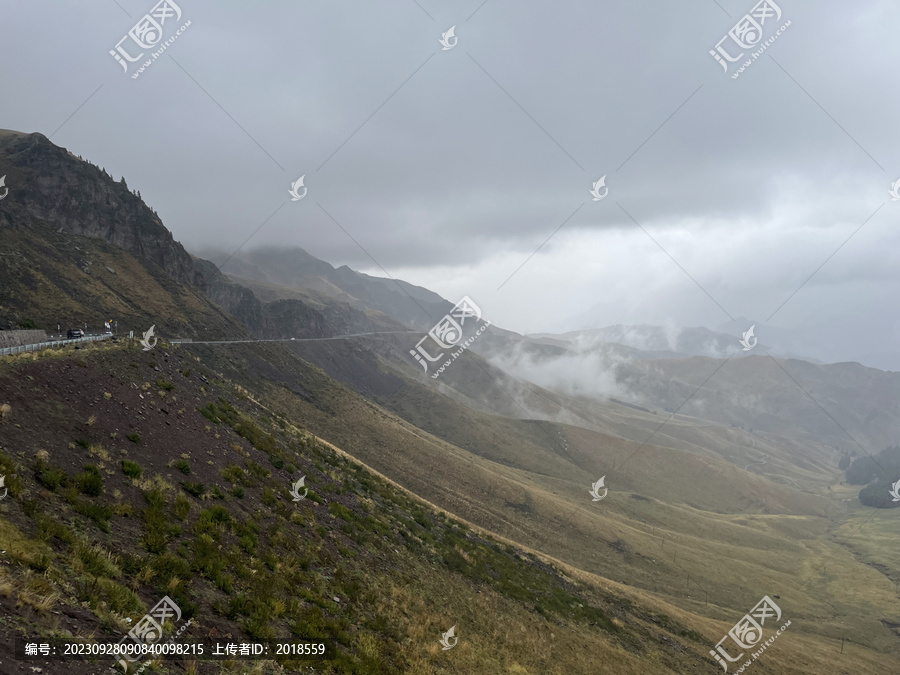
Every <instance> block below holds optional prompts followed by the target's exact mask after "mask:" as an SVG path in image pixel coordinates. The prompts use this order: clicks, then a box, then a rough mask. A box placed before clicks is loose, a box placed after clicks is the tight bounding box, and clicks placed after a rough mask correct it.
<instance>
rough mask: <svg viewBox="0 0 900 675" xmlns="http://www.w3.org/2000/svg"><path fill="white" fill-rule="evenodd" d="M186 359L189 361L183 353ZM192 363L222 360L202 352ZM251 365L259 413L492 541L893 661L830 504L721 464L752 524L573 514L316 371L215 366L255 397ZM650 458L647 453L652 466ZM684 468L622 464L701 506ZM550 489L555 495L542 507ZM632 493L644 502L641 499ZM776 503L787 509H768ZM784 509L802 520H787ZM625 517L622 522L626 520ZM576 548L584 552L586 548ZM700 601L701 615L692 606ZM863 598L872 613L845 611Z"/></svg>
mask: <svg viewBox="0 0 900 675" xmlns="http://www.w3.org/2000/svg"><path fill="white" fill-rule="evenodd" d="M195 349H199V348H198V347H195V348H192V351H193V350H195ZM204 354H205V356H209V357H210V358H218V359H222V355H218V356H216V355H214V354H213V353H212V352H210V351H209V350H206V351H205V352H204ZM263 359H267V360H268V361H271V362H272V363H274V364H276V370H277V378H276V379H278V380H279V381H280V384H278V385H275V384H274V383H270V384H269V385H268V386H267V387H266V388H265V390H266V391H267V392H268V393H267V394H266V395H265V398H266V399H268V400H270V401H272V405H273V408H274V409H278V410H281V411H283V412H285V414H287V415H288V416H291V417H293V416H297V417H302V418H304V419H305V420H306V424H307V426H308V427H309V428H310V429H312V430H314V431H315V432H316V433H317V434H319V435H321V436H324V437H327V438H329V439H330V440H332V441H334V442H335V443H336V444H338V445H340V446H341V447H343V448H344V449H345V450H347V451H348V452H350V453H351V454H352V455H353V456H355V457H357V458H360V459H361V460H363V461H365V462H366V463H368V464H369V465H371V466H373V467H374V468H376V469H377V470H379V471H381V472H383V473H385V474H386V475H388V476H391V477H392V478H394V479H395V480H397V481H398V482H400V483H401V484H402V485H404V486H405V487H407V488H409V489H411V490H413V491H414V492H416V493H417V494H419V495H422V496H424V497H425V498H427V499H428V500H430V501H432V502H434V503H435V504H438V505H439V506H441V507H443V508H446V509H448V510H449V511H451V512H453V513H455V514H458V515H460V516H462V517H464V518H466V519H468V520H470V521H472V522H474V523H477V524H479V525H481V526H483V527H485V528H487V529H489V530H491V531H493V532H497V533H500V534H502V535H503V536H506V537H509V538H511V539H513V540H516V541H518V542H523V543H526V544H527V545H530V546H534V547H535V548H539V549H540V550H542V551H544V552H546V553H549V554H551V555H554V556H555V557H557V558H559V559H562V560H565V561H567V562H569V563H573V564H575V565H577V566H578V567H581V568H582V569H585V570H590V571H594V572H597V573H601V574H603V575H604V576H607V577H609V578H612V579H617V580H623V581H627V582H628V583H637V584H639V585H641V586H644V587H645V588H648V589H651V590H653V591H654V592H657V593H659V594H660V595H662V596H663V597H666V598H667V599H668V600H669V601H671V602H674V603H677V604H679V605H681V606H683V607H685V608H689V609H691V610H692V611H696V612H699V613H705V614H707V615H709V616H713V617H716V618H719V619H721V620H723V621H725V620H727V619H728V618H730V617H733V616H735V612H738V615H740V613H741V612H743V611H746V608H747V607H750V606H752V605H753V604H754V603H755V602H756V600H757V599H758V598H759V597H761V596H762V595H764V594H767V593H778V594H780V595H781V596H782V598H783V602H784V603H786V605H787V606H789V607H791V608H792V610H793V611H794V612H795V614H794V615H795V616H799V617H800V618H802V619H803V628H802V629H801V630H802V631H808V634H809V635H810V636H811V639H815V637H813V636H815V635H817V634H824V635H827V636H828V637H829V638H831V637H834V636H835V635H837V631H836V629H837V627H838V626H840V625H842V628H841V630H842V632H843V633H844V634H845V635H846V636H847V637H848V639H851V640H853V641H854V642H855V643H862V644H868V645H871V646H874V647H876V648H877V649H884V650H894V653H895V654H896V638H895V636H894V635H893V634H892V633H891V631H890V630H889V629H888V628H887V627H886V626H885V625H884V624H883V623H882V619H886V620H888V621H894V620H895V619H896V617H897V616H898V614H900V603H898V602H897V598H896V595H895V594H894V593H893V592H889V591H890V584H889V582H888V581H887V580H886V579H885V577H884V575H883V574H882V573H880V572H879V571H877V570H876V569H874V568H872V567H870V566H868V565H866V564H860V562H859V561H855V560H853V559H852V557H851V555H850V554H849V553H848V552H847V551H846V550H845V549H842V548H840V547H839V546H836V545H835V544H834V543H833V542H832V541H831V539H830V537H831V535H832V534H833V533H832V532H831V529H832V528H833V526H834V525H835V524H836V523H838V522H840V519H839V518H837V517H835V515H834V514H835V512H837V509H838V508H839V505H838V504H832V503H830V502H828V503H827V508H825V507H826V500H825V499H824V498H822V497H811V496H809V495H807V494H804V493H801V492H796V493H793V494H790V495H789V498H788V500H787V501H786V502H784V503H782V502H780V501H779V500H780V499H783V498H784V497H783V496H784V495H785V490H786V489H787V488H785V486H783V485H778V484H776V483H772V482H771V481H767V480H766V479H764V478H760V477H756V476H753V475H752V474H751V473H749V472H744V471H741V470H739V469H736V468H734V467H733V466H730V465H725V466H724V467H722V466H718V467H714V468H715V469H716V471H715V472H713V473H714V474H715V475H713V476H711V479H712V480H714V481H718V482H719V483H723V484H724V485H726V486H729V488H730V489H731V490H734V491H737V492H738V493H740V491H742V490H747V491H749V492H756V493H757V505H758V506H759V507H760V511H761V512H759V513H755V514H754V513H752V512H751V513H749V514H746V515H742V514H720V513H716V512H710V511H701V510H699V509H696V508H692V507H690V506H687V505H684V504H677V503H675V504H666V503H664V502H659V501H657V500H655V499H654V500H650V501H645V500H644V499H640V498H637V499H635V498H633V497H627V498H625V496H624V495H622V497H623V498H624V501H618V500H613V499H610V500H607V501H606V502H604V504H603V506H604V509H603V510H600V509H597V508H596V507H592V506H588V505H589V504H590V503H589V502H588V504H585V501H586V500H585V498H584V496H583V495H582V494H581V492H582V490H584V487H583V486H579V487H578V488H573V490H574V491H569V492H563V490H562V489H560V487H559V486H556V485H549V489H548V484H547V479H546V476H535V475H534V474H532V473H528V472H523V471H521V470H518V469H515V468H513V467H509V466H504V465H502V464H498V463H496V462H492V461H489V460H486V459H484V458H482V457H479V456H477V455H474V454H472V453H468V452H466V451H464V450H461V449H460V448H458V447H456V446H453V445H450V444H448V443H446V442H443V441H440V440H438V439H435V438H433V437H431V436H429V435H428V434H426V433H423V432H422V431H421V430H419V429H417V428H415V427H413V426H412V425H410V424H408V423H407V422H405V421H403V420H400V419H398V418H394V417H393V416H392V415H391V414H389V413H387V412H386V411H385V410H384V409H382V408H379V407H378V406H376V405H374V404H372V403H370V402H367V401H362V400H360V399H359V398H357V397H356V396H354V395H352V394H350V393H349V392H348V391H346V390H345V389H343V388H342V387H335V386H334V385H333V384H331V383H328V382H327V380H326V378H325V376H324V374H322V373H321V371H318V370H316V369H313V368H308V367H298V366H297V364H296V363H294V362H292V361H291V360H290V359H288V358H282V357H280V356H278V355H277V354H276V353H275V352H274V351H271V350H268V349H265V348H253V349H251V350H232V351H229V354H228V357H227V362H228V363H229V364H230V366H229V367H232V368H234V373H235V374H236V375H235V376H236V377H238V378H240V377H244V378H245V383H246V384H247V385H249V386H251V388H253V389H255V390H259V389H260V387H262V386H264V385H263V383H261V382H260V381H259V379H258V378H253V377H247V376H245V375H242V374H241V373H255V372H257V369H258V363H260V362H263ZM221 363H223V364H224V363H225V361H224V360H222V361H221ZM292 389H293V390H294V391H297V390H298V389H300V390H302V389H305V390H307V391H316V392H318V393H319V396H318V397H317V398H316V399H314V400H312V401H310V400H306V399H304V398H303V397H297V396H296V395H294V394H292V393H290V391H291V390H292ZM505 422H506V421H504V423H505ZM575 433H588V432H575ZM571 445H572V443H571V442H570V447H571ZM656 452H658V453H660V454H657V455H654V453H656ZM696 460H697V458H693V457H690V456H685V455H683V453H673V451H670V450H667V449H662V448H660V449H655V448H652V447H645V448H643V449H642V450H641V451H640V453H639V454H638V455H637V456H636V457H635V458H634V459H633V460H631V461H635V462H636V467H637V468H635V469H632V470H633V471H636V472H637V473H638V474H640V473H641V471H639V470H638V469H641V468H642V470H643V473H644V474H645V475H646V476H647V477H648V482H647V483H646V485H645V488H646V487H647V486H650V485H651V484H653V480H654V479H655V480H656V481H659V482H665V481H667V480H668V479H667V478H665V477H662V478H660V476H659V467H660V466H666V467H667V472H669V473H670V475H672V474H671V472H672V467H673V466H676V465H678V464H679V463H682V462H688V466H687V467H686V468H684V467H682V468H679V469H677V470H676V471H675V474H674V475H676V476H678V475H679V474H678V471H683V474H681V475H683V477H684V482H683V483H682V484H683V485H684V486H685V487H684V491H683V492H684V494H692V493H695V492H696V493H701V494H702V493H703V492H705V491H709V483H710V480H705V479H704V476H703V475H702V474H701V473H697V471H696V468H695V465H693V464H692V462H695V461H696ZM703 461H705V460H703ZM692 476H693V477H692ZM676 484H678V483H677V481H676ZM654 489H656V487H655V486H654ZM554 490H555V491H556V492H557V493H558V494H553V492H554ZM642 492H645V493H651V494H652V492H650V491H649V490H647V489H645V490H642ZM720 498H721V499H722V500H723V503H727V502H729V501H731V500H732V498H733V495H731V494H730V493H728V492H727V490H724V491H723V493H722V495H721V497H720ZM574 500H580V501H577V503H576V501H574ZM677 501H682V500H680V499H679V500H677ZM767 502H768V506H766V503H767ZM785 504H790V505H791V508H789V509H787V510H786V511H785V510H782V509H781V507H783V506H784V505H785ZM798 505H799V506H804V509H801V510H800V511H799V512H798V510H797V508H798ZM752 506H753V504H752V503H751V504H750V507H752ZM629 507H630V508H629ZM632 509H633V515H632V513H629V512H631V511H632ZM766 509H767V510H768V513H766V512H765V510H766ZM804 510H806V513H804ZM894 527H896V524H894ZM586 542H594V546H593V547H592V546H591V545H590V544H588V545H586ZM767 549H768V550H767ZM669 556H671V558H670V557H669ZM827 560H834V561H840V562H841V564H842V565H844V566H845V568H846V569H845V570H844V573H843V575H842V576H841V577H840V578H839V581H840V582H841V583H837V584H835V583H831V582H829V579H828V578H827V577H826V576H825V575H824V573H822V572H820V571H819V570H821V569H822V567H823V563H825V561H827ZM828 569H829V570H830V567H829V568H828ZM895 569H896V566H895ZM689 577H690V578H689ZM842 584H844V585H842ZM860 586H867V587H869V588H873V589H876V588H877V589H880V590H879V593H878V594H877V597H874V595H875V594H872V593H866V594H863V595H859V596H854V595H853V593H852V592H848V591H847V590H845V589H848V588H857V587H860ZM704 590H705V591H707V593H708V598H709V605H708V606H707V605H706V604H704V603H703V602H702V599H705V596H704V594H703V591H704ZM689 596H690V597H689ZM870 596H872V599H873V603H874V604H872V605H868V604H864V603H862V602H860V601H859V600H858V598H860V597H866V598H868V597H870ZM783 606H785V605H783ZM892 658H895V657H892Z"/></svg>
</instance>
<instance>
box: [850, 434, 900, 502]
mask: <svg viewBox="0 0 900 675" xmlns="http://www.w3.org/2000/svg"><path fill="white" fill-rule="evenodd" d="M897 481H900V445H892V446H889V447H887V448H885V449H884V450H882V451H881V452H879V453H878V454H877V455H875V456H873V457H857V458H856V459H855V460H853V461H852V462H851V463H850V466H849V468H847V482H848V483H849V484H851V485H865V486H866V487H864V488H863V489H862V490H860V493H859V501H860V503H862V504H863V505H865V506H875V507H878V508H888V509H891V508H898V507H900V501H894V499H893V497H892V496H891V486H892V485H893V484H894V483H896V482H897Z"/></svg>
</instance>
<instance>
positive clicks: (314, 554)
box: [0, 344, 708, 674]
mask: <svg viewBox="0 0 900 675" xmlns="http://www.w3.org/2000/svg"><path fill="white" fill-rule="evenodd" d="M157 368H158V369H159V370H157ZM203 373H205V374H206V376H207V380H209V381H206V380H204V379H202V378H201V375H202V374H203ZM0 382H2V387H0V390H2V391H3V392H4V394H3V397H4V399H5V402H7V403H8V404H9V406H10V407H9V409H7V410H6V412H5V415H4V417H3V418H2V421H0V445H2V446H3V451H2V455H0V463H2V467H0V471H2V472H3V473H4V474H5V475H6V476H7V486H8V487H9V490H10V495H9V498H8V499H6V500H4V502H3V503H2V504H0V515H2V517H0V549H2V550H5V551H6V552H7V553H6V558H7V560H8V561H9V563H10V564H9V565H8V566H5V567H3V568H0V570H2V571H0V603H2V605H3V609H4V612H3V613H4V614H5V615H6V618H5V619H4V620H3V621H2V623H0V633H2V635H3V636H4V637H3V641H4V642H6V643H7V644H9V641H10V639H11V637H12V635H13V634H16V633H18V632H20V631H27V632H28V633H29V634H34V632H35V631H41V632H43V633H44V634H46V635H66V634H77V635H81V636H92V635H103V634H107V635H108V634H109V632H110V631H112V630H118V631H125V630H127V629H128V624H127V623H126V622H125V621H124V619H125V618H126V617H127V616H131V617H134V618H137V617H139V616H140V615H141V614H142V613H143V612H144V611H145V610H146V608H147V607H148V606H149V605H151V604H152V603H153V602H155V601H156V599H158V598H159V597H160V596H161V595H163V594H169V595H170V596H172V597H173V598H175V599H176V601H177V602H178V603H179V605H180V606H181V607H182V609H183V610H184V611H185V618H188V617H190V618H193V620H194V624H193V625H192V627H191V628H190V629H189V631H188V633H187V634H188V635H191V636H194V637H201V636H206V635H208V634H209V633H210V632H212V634H214V635H215V634H218V635H221V636H225V635H227V634H232V635H246V636H255V637H267V636H277V637H288V636H291V635H297V636H301V637H307V638H315V637H327V638H328V639H330V640H333V641H335V642H336V643H337V648H338V651H339V653H340V655H341V656H340V658H338V659H336V660H334V661H332V662H330V663H329V664H328V668H329V669H330V671H331V672H347V673H349V672H353V673H376V672H410V673H429V672H480V673H494V672H496V673H501V672H503V673H510V672H512V673H578V672H591V671H592V670H593V668H594V664H596V663H597V660H598V659H599V660H600V661H602V662H606V663H615V664H616V668H617V671H618V672H623V673H638V672H642V673H647V672H651V673H665V672H704V671H705V670H706V669H708V664H706V663H705V662H704V657H703V653H704V651H705V649H706V644H705V640H704V638H703V637H702V636H700V635H699V634H696V633H692V632H690V631H689V629H687V628H686V627H685V626H683V625H681V624H680V623H679V622H676V621H674V620H673V619H671V618H670V617H668V616H666V615H664V614H663V613H662V611H661V610H655V611H652V612H649V611H647V610H646V609H644V608H642V607H641V606H640V605H637V604H633V603H632V602H630V601H629V600H628V599H627V598H626V597H625V596H624V595H622V594H619V593H615V592H612V591H610V590H606V589H604V588H602V587H598V586H597V585H595V584H593V583H591V584H588V583H585V582H580V583H578V584H574V583H572V582H570V581H567V580H566V579H565V578H564V577H563V576H562V575H561V574H560V573H559V572H557V571H554V569H553V568H551V567H550V566H548V565H547V564H546V563H544V562H541V561H540V560H538V559H536V558H534V557H532V556H528V555H523V554H522V553H521V552H517V551H516V550H515V549H514V548H512V547H509V546H506V545H502V544H500V543H498V542H496V541H495V540H493V539H491V538H489V537H485V536H483V535H481V534H477V533H475V532H472V531H471V530H469V529H468V528H467V527H466V526H465V525H464V524H462V523H460V522H459V521H457V520H455V519H452V518H448V517H446V516H444V515H442V514H439V513H436V512H435V511H434V510H433V509H430V508H428V507H427V506H426V505H423V504H422V503H421V502H419V501H418V500H415V499H413V498H411V497H410V496H409V495H407V494H405V493H404V492H403V491H401V490H398V489H397V488H395V487H393V486H392V485H390V484H389V483H388V482H387V481H383V480H381V479H379V478H378V477H376V476H374V475H372V474H371V473H369V472H368V471H366V470H365V469H364V468H361V467H359V466H358V465H356V464H354V463H352V462H350V461H348V460H347V459H345V458H343V457H341V456H340V455H339V454H338V453H335V452H333V451H331V450H330V449H328V448H327V446H326V445H325V444H323V443H320V442H319V441H318V440H317V439H316V438H315V437H314V436H312V435H311V434H309V433H308V432H307V431H305V430H303V429H302V427H301V426H300V422H301V421H305V420H304V418H302V417H294V416H292V417H290V418H280V417H275V416H274V415H272V416H267V415H266V413H267V411H266V410H261V409H260V408H258V407H257V406H255V405H254V404H253V403H252V401H250V400H249V399H248V398H247V397H246V395H245V394H243V393H242V392H241V391H240V390H239V389H236V388H235V387H233V386H229V385H228V384H226V383H225V382H218V381H217V380H216V378H215V376H214V372H213V370H212V369H207V366H206V365H205V364H203V363H201V362H197V361H195V360H194V359H193V358H191V356H189V355H187V354H186V353H184V350H182V351H180V352H175V353H173V354H171V355H170V356H167V355H166V354H165V352H163V350H162V349H161V348H158V349H157V350H155V351H154V352H150V353H144V352H142V351H140V349H139V347H138V346H137V345H130V346H126V345H122V344H107V345H93V346H91V347H89V348H88V349H85V350H80V351H78V352H74V351H71V350H70V351H66V352H62V353H54V352H44V353H42V354H41V355H39V356H38V357H37V358H34V357H32V356H31V355H29V356H28V358H24V357H12V358H6V359H4V360H3V362H2V364H0ZM210 403H212V406H210V405H209V404H210ZM272 407H273V408H274V406H272ZM198 409H203V410H204V411H205V412H203V413H201V412H199V411H198ZM135 434H137V435H135ZM122 460H128V461H131V462H135V463H136V464H137V466H138V467H140V470H141V474H140V476H138V477H128V476H126V475H124V473H123V468H122V466H123V465H122ZM85 465H92V466H94V467H96V471H94V470H93V469H91V470H85V469H84V466H85ZM127 466H129V470H133V469H134V467H132V466H131V465H127ZM185 470H186V471H188V473H184V471H185ZM300 475H306V476H307V485H309V486H310V488H311V492H310V496H309V498H308V499H307V500H305V501H304V502H302V503H300V504H299V505H297V504H294V503H292V502H291V501H290V499H289V495H288V490H287V488H288V485H289V483H290V482H291V481H292V480H296V479H297V478H298V477H299V476H300ZM93 476H96V478H93ZM97 479H99V483H100V485H101V487H100V489H99V494H95V492H96V489H95V487H92V486H93V485H96V482H95V481H97ZM335 597H337V598H338V599H339V600H338V601H335V600H334V599H333V598H335ZM60 615H62V616H63V617H65V620H64V621H60V618H59V617H60ZM453 624H456V625H457V626H458V630H459V634H460V643H459V646H458V647H457V648H456V649H454V650H452V651H450V652H442V651H441V650H440V649H439V646H438V644H437V638H438V637H439V636H440V633H441V632H442V631H444V630H446V629H447V628H449V626H451V625H453ZM96 667H97V666H96V665H93V666H92V665H91V664H77V663H73V664H69V663H66V664H65V665H63V664H61V663H59V662H56V663H54V664H49V665H44V668H45V672H63V671H65V672H69V673H75V674H80V673H87V672H96ZM169 667H175V662H173V661H171V660H169V661H167V662H166V663H165V664H164V665H163V668H164V669H167V668H169ZM188 667H189V668H190V669H194V671H195V672H201V673H206V672H243V671H244V670H245V668H244V666H241V665H239V664H238V665H236V666H235V667H234V668H233V669H227V668H226V670H224V671H220V670H219V668H220V666H219V664H216V663H210V662H199V663H197V664H188ZM13 668H18V670H12V669H13ZM264 671H265V672H275V670H274V669H272V668H269V669H268V670H267V669H266V668H265V667H263V666H259V668H258V669H257V672H264ZM3 672H25V666H24V665H23V664H17V663H14V662H12V661H8V660H7V661H6V663H4V670H3Z"/></svg>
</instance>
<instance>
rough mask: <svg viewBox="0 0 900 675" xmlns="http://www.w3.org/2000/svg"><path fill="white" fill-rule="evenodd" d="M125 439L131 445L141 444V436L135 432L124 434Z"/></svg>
mask: <svg viewBox="0 0 900 675" xmlns="http://www.w3.org/2000/svg"><path fill="white" fill-rule="evenodd" d="M125 438H127V439H128V440H129V441H131V442H132V443H140V442H141V435H140V434H139V433H138V432H136V431H131V432H129V433H127V434H125Z"/></svg>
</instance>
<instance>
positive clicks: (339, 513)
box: [328, 502, 354, 521]
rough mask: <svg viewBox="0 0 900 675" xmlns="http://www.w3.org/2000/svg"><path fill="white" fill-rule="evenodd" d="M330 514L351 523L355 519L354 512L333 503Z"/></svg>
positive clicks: (329, 508)
mask: <svg viewBox="0 0 900 675" xmlns="http://www.w3.org/2000/svg"><path fill="white" fill-rule="evenodd" d="M328 512H329V513H330V514H331V515H333V516H336V517H338V518H340V519H341V520H347V521H350V520H353V519H354V518H353V512H352V511H351V510H350V509H348V508H347V507H346V506H344V505H343V504H338V503H337V502H331V503H330V504H329V505H328Z"/></svg>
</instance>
